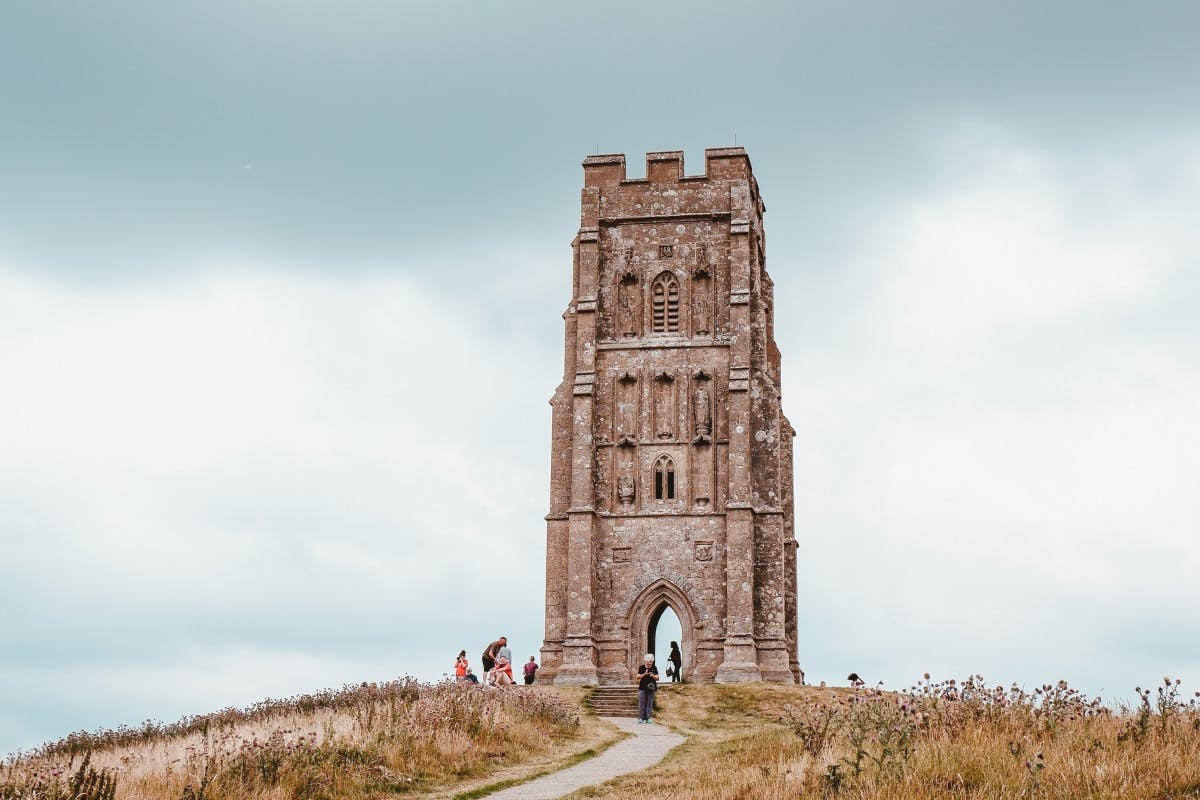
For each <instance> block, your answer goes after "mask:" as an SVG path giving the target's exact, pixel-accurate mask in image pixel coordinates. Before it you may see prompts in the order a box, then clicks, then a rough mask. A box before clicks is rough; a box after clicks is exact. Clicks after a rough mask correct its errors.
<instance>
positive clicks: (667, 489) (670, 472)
mask: <svg viewBox="0 0 1200 800" xmlns="http://www.w3.org/2000/svg"><path fill="white" fill-rule="evenodd" d="M654 499H655V500H674V499H675V462H674V461H672V460H671V457H670V456H666V455H663V456H659V457H658V460H657V461H655V462H654Z"/></svg>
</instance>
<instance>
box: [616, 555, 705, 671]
mask: <svg viewBox="0 0 1200 800" xmlns="http://www.w3.org/2000/svg"><path fill="white" fill-rule="evenodd" d="M668 608H670V609H671V610H672V611H674V612H675V616H676V617H677V618H678V619H679V630H680V636H679V652H680V653H681V654H682V655H683V677H684V679H685V680H686V679H688V678H689V677H690V675H691V673H692V670H693V669H694V668H695V665H696V628H697V622H698V619H697V617H696V610H695V609H694V608H693V606H692V602H691V601H690V600H689V599H688V596H687V594H686V593H685V592H684V591H683V590H682V589H680V588H679V587H678V586H676V585H675V584H674V583H673V582H672V581H670V580H668V579H667V578H659V579H658V580H655V581H654V582H652V583H651V584H650V585H649V586H647V587H646V588H645V589H643V590H642V591H641V592H640V593H639V594H638V596H637V597H636V598H634V600H633V602H632V603H630V604H629V613H628V614H627V616H626V618H625V619H626V623H627V625H628V628H629V644H630V647H631V650H630V651H629V656H628V662H629V664H628V666H629V672H630V674H633V672H634V671H635V670H636V669H637V667H638V665H639V664H641V663H642V657H643V656H644V655H645V654H646V653H649V652H652V650H651V647H650V645H651V634H652V632H653V631H654V629H655V628H657V627H658V621H659V620H660V619H662V615H663V613H664V612H665V611H666V610H667V609H668ZM658 668H659V673H660V675H661V674H665V673H663V670H665V669H666V666H665V665H663V664H659V665H658Z"/></svg>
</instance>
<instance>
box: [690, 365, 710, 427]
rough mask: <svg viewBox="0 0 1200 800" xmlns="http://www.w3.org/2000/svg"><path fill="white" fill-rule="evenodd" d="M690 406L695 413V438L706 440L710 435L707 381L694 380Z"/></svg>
mask: <svg viewBox="0 0 1200 800" xmlns="http://www.w3.org/2000/svg"><path fill="white" fill-rule="evenodd" d="M692 408H693V411H694V413H695V415H696V438H697V439H703V440H705V441H708V440H709V437H711V436H712V397H710V396H709V394H708V381H704V380H701V381H696V395H695V397H693V398H692Z"/></svg>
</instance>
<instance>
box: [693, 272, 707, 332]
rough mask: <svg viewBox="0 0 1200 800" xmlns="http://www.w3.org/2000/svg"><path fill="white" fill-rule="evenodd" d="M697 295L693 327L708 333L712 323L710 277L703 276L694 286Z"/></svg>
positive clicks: (696, 330)
mask: <svg viewBox="0 0 1200 800" xmlns="http://www.w3.org/2000/svg"><path fill="white" fill-rule="evenodd" d="M693 291H694V292H695V295H696V302H695V310H694V311H693V312H692V328H693V330H695V332H696V333H700V334H704V333H708V331H709V325H710V324H711V323H710V314H709V302H708V278H701V279H700V280H698V281H696V282H695V284H694V286H693Z"/></svg>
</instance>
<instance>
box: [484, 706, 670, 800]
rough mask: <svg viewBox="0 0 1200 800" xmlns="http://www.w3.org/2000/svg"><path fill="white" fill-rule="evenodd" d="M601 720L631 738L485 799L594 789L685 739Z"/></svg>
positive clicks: (523, 799) (527, 799)
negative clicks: (558, 770) (589, 787)
mask: <svg viewBox="0 0 1200 800" xmlns="http://www.w3.org/2000/svg"><path fill="white" fill-rule="evenodd" d="M602 719H604V721H605V722H611V723H612V724H613V725H616V726H617V727H618V728H620V729H621V730H623V731H627V732H628V733H632V734H633V736H630V737H629V738H628V739H624V740H622V741H620V742H617V743H616V744H615V745H613V746H612V747H610V748H608V749H607V750H605V751H604V752H603V753H601V754H600V755H598V756H596V757H595V758H590V759H588V760H587V761H584V762H582V763H580V764H576V765H575V766H573V767H570V768H568V769H564V770H563V771H562V772H555V773H554V774H552V775H544V776H543V777H541V778H538V779H537V780H533V781H530V782H529V783H523V784H521V785H520V786H512V787H510V788H508V789H504V790H502V791H499V792H496V793H495V794H489V795H488V796H487V800H555V798H559V797H565V796H566V795H569V794H570V793H571V792H575V791H578V790H580V789H582V788H583V787H585V786H595V785H597V784H601V783H604V782H605V781H608V780H612V779H613V778H616V777H619V776H621V775H628V774H629V773H631V772H638V771H640V770H643V769H646V768H647V767H652V766H654V765H655V764H657V763H658V762H659V761H662V759H663V757H664V756H666V754H667V753H668V752H670V751H671V750H672V749H674V748H675V747H676V746H678V745H681V744H683V742H684V737H682V736H680V735H679V734H677V733H671V731H670V730H668V729H667V727H666V726H665V725H659V724H658V723H655V724H653V725H642V724H639V723H638V721H637V720H635V719H630V718H628V717H603V718H602Z"/></svg>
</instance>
